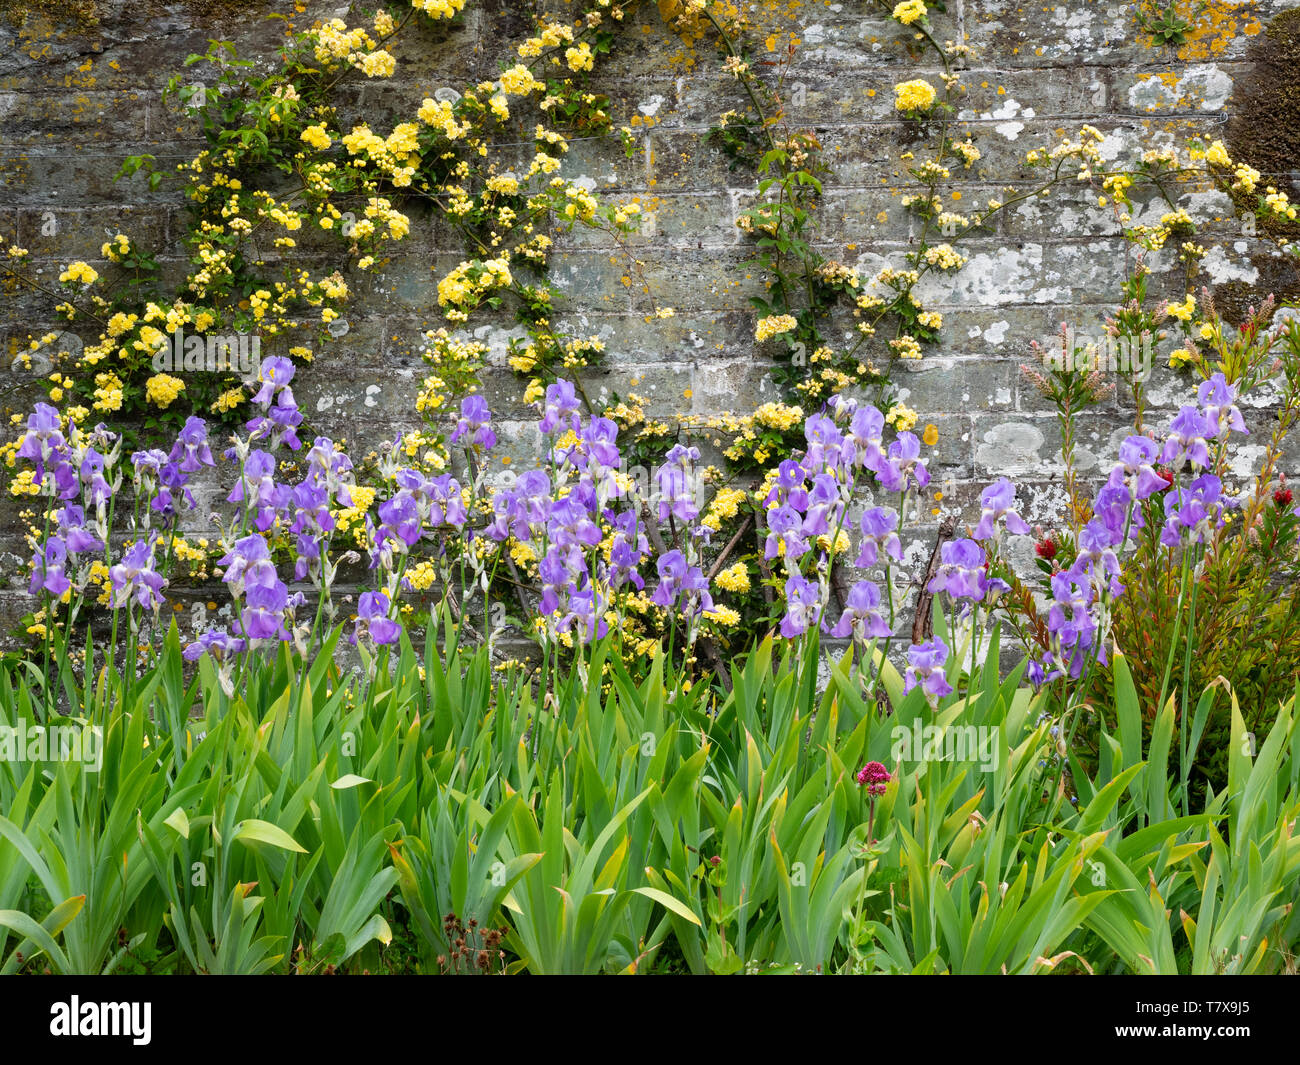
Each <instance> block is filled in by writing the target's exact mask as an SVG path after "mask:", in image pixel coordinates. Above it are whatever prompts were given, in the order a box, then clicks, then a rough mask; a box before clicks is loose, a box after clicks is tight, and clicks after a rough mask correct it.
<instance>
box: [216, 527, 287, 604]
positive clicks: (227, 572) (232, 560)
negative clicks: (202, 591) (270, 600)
mask: <svg viewBox="0 0 1300 1065" xmlns="http://www.w3.org/2000/svg"><path fill="white" fill-rule="evenodd" d="M217 565H218V566H221V567H222V578H221V579H222V580H223V581H225V582H226V584H227V585H229V586H230V590H231V593H232V594H234V595H243V594H244V591H245V589H247V588H258V587H261V588H265V587H270V586H271V585H274V584H276V583H277V582H278V581H279V579H280V578H279V576H278V575H277V574H276V571H275V563H273V562H272V561H271V549H270V548H269V547H268V546H267V543H266V540H264V539H263V538H262V537H260V536H257V535H256V534H253V535H249V536H245V537H242V538H241V539H239V540H236V541H235V543H234V545H233V546H232V547H231V549H230V550H229V551H228V552H226V554H225V555H224V556H223V557H222V558H221V559H220V560H218V562H217Z"/></svg>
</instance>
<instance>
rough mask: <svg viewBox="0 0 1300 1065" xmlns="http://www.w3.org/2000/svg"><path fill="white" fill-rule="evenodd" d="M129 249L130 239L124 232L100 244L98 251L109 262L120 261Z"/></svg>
mask: <svg viewBox="0 0 1300 1065" xmlns="http://www.w3.org/2000/svg"><path fill="white" fill-rule="evenodd" d="M130 250H131V241H130V238H128V237H127V235H126V234H125V233H119V234H118V235H117V236H115V237H114V238H113V239H112V240H110V241H107V242H105V243H104V244H102V245H101V246H100V249H99V253H100V254H101V255H102V256H103V257H104V258H105V259H108V260H109V261H111V262H115V263H120V262H121V261H122V260H123V259H125V258H126V254H127V252H129V251H130Z"/></svg>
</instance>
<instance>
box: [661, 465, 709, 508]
mask: <svg viewBox="0 0 1300 1065" xmlns="http://www.w3.org/2000/svg"><path fill="white" fill-rule="evenodd" d="M655 483H656V486H657V487H658V491H659V520H660V521H661V522H666V521H667V520H668V518H669V516H670V515H671V516H672V517H674V518H676V519H677V520H678V521H681V522H692V521H694V520H695V519H696V518H698V517H699V516H700V508H699V504H697V503H696V501H695V490H694V488H693V486H692V485H691V476H690V473H689V472H688V471H687V470H685V469H683V468H682V467H681V466H676V465H669V464H667V463H665V464H664V465H663V466H660V467H659V469H658V470H656V471H655Z"/></svg>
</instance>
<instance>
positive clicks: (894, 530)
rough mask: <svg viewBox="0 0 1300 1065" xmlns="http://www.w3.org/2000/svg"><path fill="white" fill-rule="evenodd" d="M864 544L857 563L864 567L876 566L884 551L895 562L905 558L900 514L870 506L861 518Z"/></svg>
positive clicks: (860, 524)
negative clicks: (899, 529) (899, 528)
mask: <svg viewBox="0 0 1300 1065" xmlns="http://www.w3.org/2000/svg"><path fill="white" fill-rule="evenodd" d="M859 526H860V527H861V529H862V546H861V549H860V550H859V552H858V558H857V562H856V563H855V565H858V566H861V567H862V568H863V569H866V568H868V567H871V566H874V565H875V564H876V563H877V562H878V561H879V560H880V553H881V552H882V551H883V552H884V553H885V554H886V555H887V556H888V557H889V558H892V559H893V560H894V561H895V562H901V561H902V560H903V544H902V541H901V540H899V538H898V514H897V513H896V512H895V511H892V510H886V509H885V508H884V507H869V508H868V509H866V510H864V511H863V512H862V517H861V518H860V519H859Z"/></svg>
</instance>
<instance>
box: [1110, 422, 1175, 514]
mask: <svg viewBox="0 0 1300 1065" xmlns="http://www.w3.org/2000/svg"><path fill="white" fill-rule="evenodd" d="M1159 454H1160V445H1159V444H1157V443H1156V442H1155V441H1154V440H1152V439H1151V438H1150V437H1149V436H1130V437H1129V438H1128V439H1126V440H1125V441H1124V442H1123V443H1122V444H1120V446H1119V463H1118V464H1117V465H1116V466H1115V468H1114V469H1113V470H1111V473H1110V480H1109V481H1108V482H1107V483H1108V484H1109V485H1110V486H1111V487H1113V488H1125V487H1127V488H1128V489H1129V498H1131V499H1137V500H1143V499H1147V498H1149V497H1151V496H1153V495H1155V494H1156V493H1157V492H1163V491H1164V490H1165V489H1166V488H1168V487H1169V482H1168V481H1166V480H1165V479H1164V478H1163V477H1161V476H1160V474H1158V473H1156V471H1155V469H1154V468H1153V467H1152V465H1151V464H1152V463H1153V462H1155V461H1156V457H1157V456H1158V455H1159Z"/></svg>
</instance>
